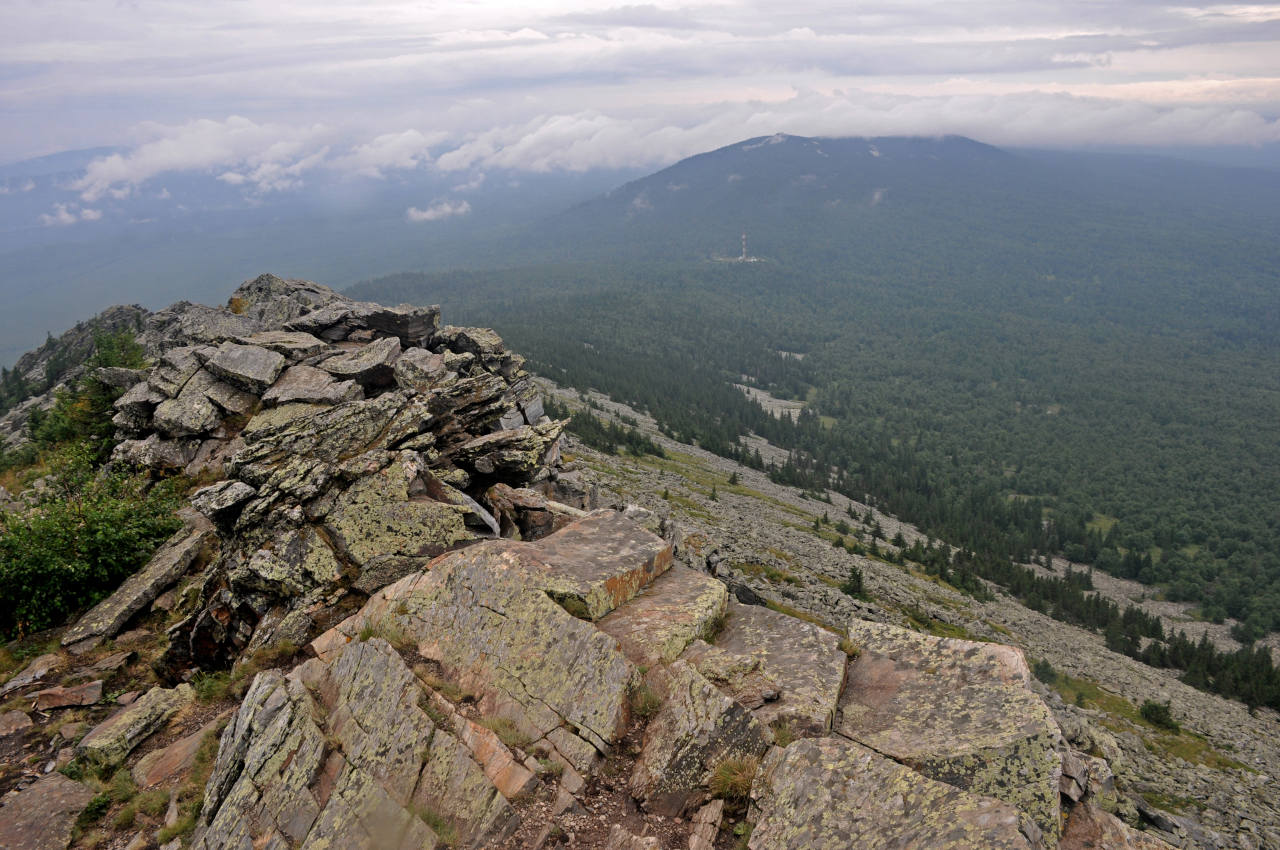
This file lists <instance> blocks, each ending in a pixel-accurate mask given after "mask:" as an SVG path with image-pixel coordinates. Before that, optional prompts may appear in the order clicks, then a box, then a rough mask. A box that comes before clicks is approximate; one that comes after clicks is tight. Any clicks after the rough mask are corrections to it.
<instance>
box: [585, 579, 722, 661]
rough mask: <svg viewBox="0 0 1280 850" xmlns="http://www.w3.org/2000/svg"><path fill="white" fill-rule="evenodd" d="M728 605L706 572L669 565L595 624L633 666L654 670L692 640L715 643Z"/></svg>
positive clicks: (714, 581) (678, 654)
mask: <svg viewBox="0 0 1280 850" xmlns="http://www.w3.org/2000/svg"><path fill="white" fill-rule="evenodd" d="M728 604H729V594H728V592H727V591H726V590H725V588H724V585H723V584H721V583H720V582H718V581H716V580H715V579H714V578H712V577H711V576H709V575H707V574H706V573H700V572H698V571H696V570H691V569H689V568H688V567H682V566H673V567H672V568H671V569H669V570H667V571H666V572H665V573H663V574H662V575H660V576H658V577H657V578H656V579H654V580H653V582H652V583H651V584H649V585H648V586H647V587H645V588H644V589H643V590H641V591H640V592H639V593H638V594H637V595H636V596H635V598H633V599H631V600H630V601H628V602H626V603H624V604H623V605H621V606H619V607H618V608H616V609H614V610H613V611H612V612H610V613H609V614H606V615H605V616H604V617H603V618H602V619H601V620H600V622H599V624H598V625H599V627H600V629H601V630H602V631H604V632H605V633H606V634H608V635H612V636H613V637H615V638H617V640H618V643H619V645H620V646H621V647H622V651H623V652H624V653H626V656H627V657H628V658H630V659H631V660H632V661H633V662H635V663H636V664H638V665H640V666H642V667H653V666H655V665H657V664H666V663H669V662H672V661H674V660H675V659H676V658H678V657H679V656H680V654H681V653H682V652H684V651H685V648H686V647H687V646H689V644H690V643H692V642H693V641H694V640H697V639H699V638H701V639H703V640H710V639H712V638H714V636H715V633H716V631H717V630H718V629H719V627H720V625H721V623H723V621H724V616H725V610H726V606H727V605H728Z"/></svg>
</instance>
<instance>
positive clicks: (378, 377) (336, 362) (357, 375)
mask: <svg viewBox="0 0 1280 850" xmlns="http://www.w3.org/2000/svg"><path fill="white" fill-rule="evenodd" d="M399 356H400V340H399V339H397V338H396V337H384V338H382V339H379V340H375V341H374V342H371V343H369V344H368V345H366V346H364V347H362V348H357V349H356V350H355V351H350V352H347V353H346V354H338V355H336V356H334V357H330V358H329V359H328V360H325V361H322V362H321V363H320V368H321V369H323V370H324V371H326V372H328V373H329V374H330V375H333V376H334V377H335V378H337V379H338V380H341V381H355V382H356V383H357V384H359V385H360V386H362V387H364V388H365V389H371V388H374V387H386V386H390V385H391V384H393V383H395V362H396V358H397V357H399Z"/></svg>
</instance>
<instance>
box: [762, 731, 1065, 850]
mask: <svg viewBox="0 0 1280 850" xmlns="http://www.w3.org/2000/svg"><path fill="white" fill-rule="evenodd" d="M751 798H752V804H753V806H754V808H755V809H756V810H757V811H758V815H757V817H756V823H755V828H754V829H753V830H752V832H751V839H750V841H748V843H747V847H748V848H750V850H792V848H797V847H805V848H812V850H845V848H849V847H858V848H867V850H878V848H884V850H889V848H899V847H921V848H924V847H928V848H930V850H976V848H990V850H1015V848H1016V850H1035V848H1041V847H1043V846H1044V845H1043V843H1042V842H1041V841H1040V837H1039V829H1038V828H1037V827H1036V825H1035V824H1034V823H1032V822H1031V820H1030V819H1029V818H1028V817H1027V816H1026V815H1025V814H1023V813H1021V812H1019V811H1018V810H1017V809H1015V808H1014V807H1013V806H1010V805H1009V804H1008V803H1004V802H1001V801H1000V800H996V799H994V798H992V797H981V796H977V795H974V794H970V793H968V792H965V791H961V790H959V789H957V788H955V787H953V786H951V785H947V784H945V783H942V782H936V781H934V780H932V779H928V778H926V777H924V776H921V775H920V774H918V773H916V772H914V771H912V770H910V769H909V768H906V767H903V766H902V765H899V764H897V763H895V762H892V761H890V760H888V759H886V758H882V757H881V756H878V755H876V754H875V753H873V752H872V751H871V750H868V749H866V748H865V747H861V746H859V745H858V744H854V743H851V742H848V741H841V740H839V739H835V738H818V739H804V740H800V741H796V742H794V743H792V744H791V745H790V746H788V747H786V748H785V749H783V748H780V747H778V748H774V749H773V750H772V751H771V752H770V753H769V756H768V757H767V758H766V759H765V761H764V763H763V764H762V765H761V766H760V772H759V774H758V775H757V777H756V780H755V784H754V785H753V787H752V789H751Z"/></svg>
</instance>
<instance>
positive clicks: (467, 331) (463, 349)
mask: <svg viewBox="0 0 1280 850" xmlns="http://www.w3.org/2000/svg"><path fill="white" fill-rule="evenodd" d="M432 345H433V347H435V348H436V349H437V350H439V349H440V348H447V349H449V350H450V351H452V352H455V353H457V354H472V355H475V356H476V357H492V356H494V355H498V354H502V353H503V352H504V351H505V350H506V349H505V347H504V346H503V344H502V337H500V336H498V335H497V334H496V333H494V332H493V331H492V330H490V329H489V328H461V327H457V326H455V325H445V326H444V327H442V328H440V330H438V331H437V332H436V335H435V336H434V337H433V338H432Z"/></svg>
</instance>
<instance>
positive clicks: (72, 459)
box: [0, 443, 181, 634]
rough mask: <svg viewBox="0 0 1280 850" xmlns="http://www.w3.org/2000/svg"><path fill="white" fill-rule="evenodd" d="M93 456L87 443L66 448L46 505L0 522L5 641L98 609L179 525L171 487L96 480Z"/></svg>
mask: <svg viewBox="0 0 1280 850" xmlns="http://www.w3.org/2000/svg"><path fill="white" fill-rule="evenodd" d="M93 454H94V449H93V447H92V446H91V445H87V444H84V443H79V444H75V445H72V446H68V447H65V448H63V449H62V450H60V451H59V452H57V453H56V454H55V455H54V456H52V457H51V458H50V466H51V467H52V469H53V473H52V475H51V483H50V485H49V487H48V489H47V490H46V491H45V495H44V496H43V498H42V499H41V500H40V501H39V502H38V503H37V504H36V505H35V506H33V507H32V508H31V509H30V510H28V511H25V512H13V513H7V514H0V634H13V633H15V632H16V633H19V634H22V633H27V632H32V631H39V630H41V629H45V628H49V627H51V626H55V625H58V624H59V623H61V622H62V621H63V620H64V619H66V618H67V617H68V616H69V615H70V614H72V613H74V612H75V611H76V610H78V609H80V608H82V607H84V606H86V605H91V604H93V603H94V602H96V601H98V599H100V598H101V597H102V596H104V595H105V594H106V593H108V592H110V591H111V590H113V589H115V587H116V586H118V585H119V584H120V582H122V581H123V580H124V579H125V578H127V577H128V576H130V575H132V574H133V573H134V572H136V571H137V570H138V569H139V568H140V567H142V566H143V565H144V564H146V562H147V560H148V559H149V558H150V557H151V553H152V552H153V551H155V548H156V546H157V545H159V544H160V543H161V542H162V541H163V540H164V539H165V538H167V537H168V536H169V535H170V534H172V533H173V532H174V531H176V530H177V528H178V527H179V526H180V525H181V522H180V521H179V520H178V519H177V518H176V517H175V516H174V515H173V511H174V509H175V508H176V507H177V501H178V499H177V491H176V487H175V486H174V485H173V484H172V483H164V484H160V485H157V486H155V487H152V488H148V487H147V486H146V485H147V482H146V480H145V479H144V478H142V477H139V476H132V475H128V474H125V473H122V472H105V471H103V472H99V473H97V474H95V473H94V470H93Z"/></svg>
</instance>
